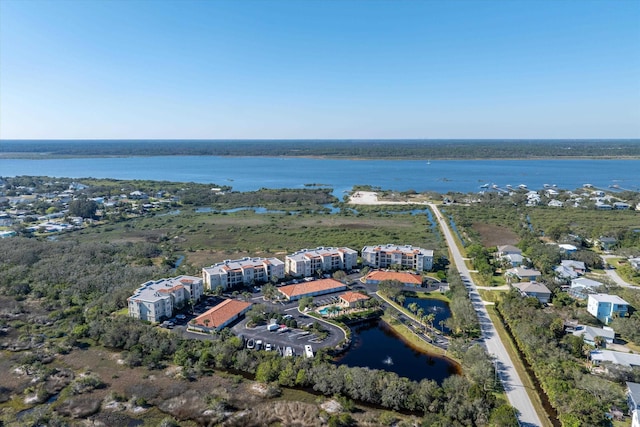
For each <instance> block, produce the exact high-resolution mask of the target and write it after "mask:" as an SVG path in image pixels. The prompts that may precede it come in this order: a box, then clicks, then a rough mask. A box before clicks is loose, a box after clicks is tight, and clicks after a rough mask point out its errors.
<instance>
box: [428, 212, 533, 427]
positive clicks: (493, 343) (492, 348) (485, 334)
mask: <svg viewBox="0 0 640 427" xmlns="http://www.w3.org/2000/svg"><path fill="white" fill-rule="evenodd" d="M429 206H430V207H431V209H432V210H433V212H434V213H435V215H436V217H437V218H438V223H439V224H440V229H441V230H442V232H443V234H444V236H445V238H446V240H447V245H448V246H449V251H450V252H451V255H452V258H453V262H454V264H455V266H456V268H457V269H458V271H459V272H460V276H461V277H462V279H463V281H464V283H465V285H466V286H467V289H468V290H469V297H470V298H471V302H472V303H473V307H474V308H475V310H476V313H477V314H478V319H479V320H480V328H481V331H482V338H483V342H484V346H485V348H486V349H487V352H489V354H491V355H493V356H494V358H495V360H496V368H497V371H498V375H499V377H500V380H501V381H502V385H503V387H504V390H505V392H506V394H507V398H508V399H509V403H510V404H511V406H513V407H514V408H516V410H517V411H518V421H519V423H520V425H521V426H527V427H534V426H535V427H538V426H542V422H541V421H540V418H539V417H538V414H537V413H536V411H535V409H534V407H533V404H532V403H531V399H529V395H528V394H527V391H526V390H525V388H524V385H523V383H522V380H521V379H520V376H519V375H518V372H517V371H516V370H515V368H514V366H513V362H512V361H511V358H510V357H509V353H507V350H506V348H505V346H504V344H503V343H502V341H501V340H500V336H499V335H498V333H497V332H496V329H495V326H494V325H493V322H492V321H491V318H490V317H489V313H488V312H487V309H486V307H485V305H484V302H483V301H482V298H481V297H480V294H479V293H478V290H477V288H476V285H475V283H474V282H473V280H472V278H471V275H470V274H469V269H468V268H467V266H466V264H465V263H464V259H463V257H462V254H461V253H460V250H459V249H458V246H457V245H456V243H455V239H454V237H453V234H452V233H451V229H450V228H449V225H448V223H447V221H446V220H445V218H444V217H443V216H442V214H441V213H440V210H438V207H437V206H436V205H434V204H429Z"/></svg>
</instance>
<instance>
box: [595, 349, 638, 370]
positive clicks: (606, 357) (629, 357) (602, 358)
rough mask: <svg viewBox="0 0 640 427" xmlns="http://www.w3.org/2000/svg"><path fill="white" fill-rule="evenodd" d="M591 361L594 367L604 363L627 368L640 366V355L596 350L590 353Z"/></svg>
mask: <svg viewBox="0 0 640 427" xmlns="http://www.w3.org/2000/svg"><path fill="white" fill-rule="evenodd" d="M589 359H591V363H592V364H593V365H594V366H600V365H601V364H602V363H603V362H609V363H613V364H614V365H620V366H624V367H627V368H631V367H634V366H640V354H635V353H624V352H622V351H611V350H594V351H591V352H590V353H589Z"/></svg>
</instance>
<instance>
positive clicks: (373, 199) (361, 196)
mask: <svg viewBox="0 0 640 427" xmlns="http://www.w3.org/2000/svg"><path fill="white" fill-rule="evenodd" d="M349 203H350V204H352V205H426V204H427V202H417V201H404V202H392V201H388V200H378V193H376V192H375V191H356V192H355V193H353V194H352V195H351V196H350V197H349Z"/></svg>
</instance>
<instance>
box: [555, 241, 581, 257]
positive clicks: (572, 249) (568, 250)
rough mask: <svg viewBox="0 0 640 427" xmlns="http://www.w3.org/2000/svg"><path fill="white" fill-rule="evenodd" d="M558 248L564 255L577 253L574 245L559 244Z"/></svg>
mask: <svg viewBox="0 0 640 427" xmlns="http://www.w3.org/2000/svg"><path fill="white" fill-rule="evenodd" d="M558 248H560V251H561V252H563V253H565V254H572V253H574V252H577V251H578V248H577V247H575V246H574V245H570V244H568V243H560V244H559V245H558Z"/></svg>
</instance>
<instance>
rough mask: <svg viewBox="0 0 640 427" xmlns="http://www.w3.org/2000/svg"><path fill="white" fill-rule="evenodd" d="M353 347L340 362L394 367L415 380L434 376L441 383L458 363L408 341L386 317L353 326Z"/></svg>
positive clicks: (352, 364)
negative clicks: (409, 343)
mask: <svg viewBox="0 0 640 427" xmlns="http://www.w3.org/2000/svg"><path fill="white" fill-rule="evenodd" d="M353 332H354V342H353V344H352V347H351V349H350V350H349V351H348V352H347V353H346V355H345V356H343V357H342V358H341V359H340V360H339V361H338V363H339V364H341V365H348V366H361V367H365V368H371V369H380V370H385V371H392V372H395V373H396V374H398V375H400V376H402V377H407V378H409V379H411V380H414V381H420V380H422V379H431V380H434V381H436V382H438V383H439V384H440V383H442V381H443V380H444V379H445V378H447V377H449V376H450V375H453V374H456V373H457V370H456V366H455V365H454V364H453V363H451V362H449V361H448V360H447V359H444V358H441V357H437V356H432V355H427V354H424V353H421V352H419V351H416V350H415V349H413V348H411V347H410V346H409V345H407V344H405V343H404V342H403V341H402V340H401V339H400V337H398V336H397V335H396V334H395V333H394V332H393V331H392V330H391V329H390V328H389V326H387V324H386V323H384V322H383V321H381V320H380V321H378V322H373V323H368V324H363V325H359V326H358V327H355V328H353Z"/></svg>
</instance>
